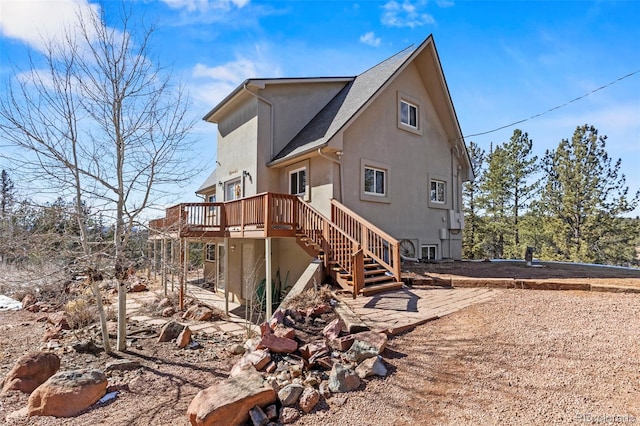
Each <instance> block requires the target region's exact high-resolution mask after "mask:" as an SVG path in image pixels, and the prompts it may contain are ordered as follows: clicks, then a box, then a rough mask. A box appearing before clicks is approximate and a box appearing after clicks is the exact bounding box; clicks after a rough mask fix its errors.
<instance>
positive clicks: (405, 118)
mask: <svg viewBox="0 0 640 426" xmlns="http://www.w3.org/2000/svg"><path fill="white" fill-rule="evenodd" d="M400 123H402V124H404V125H405V126H409V127H412V128H414V129H417V128H418V107H417V106H415V105H413V104H410V103H409V102H407V101H400Z"/></svg>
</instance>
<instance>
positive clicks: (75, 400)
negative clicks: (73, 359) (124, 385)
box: [27, 370, 107, 417]
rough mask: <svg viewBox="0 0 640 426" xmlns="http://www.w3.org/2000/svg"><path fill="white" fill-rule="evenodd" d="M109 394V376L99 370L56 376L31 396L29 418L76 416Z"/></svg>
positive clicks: (61, 373)
mask: <svg viewBox="0 0 640 426" xmlns="http://www.w3.org/2000/svg"><path fill="white" fill-rule="evenodd" d="M106 392H107V376H105V374H104V373H103V372H102V371H99V370H72V371H62V372H60V373H57V374H54V375H53V376H51V377H50V378H49V380H47V381H46V382H44V383H43V384H42V385H40V386H39V387H38V388H37V389H36V390H35V391H33V393H32V394H31V396H30V397H29V403H28V405H27V407H28V412H29V417H31V416H55V417H73V416H75V415H76V414H78V413H80V412H81V411H83V410H86V409H87V408H89V407H90V406H91V405H93V404H95V403H96V402H97V401H98V400H99V399H100V398H102V397H103V396H104V395H105V393H106Z"/></svg>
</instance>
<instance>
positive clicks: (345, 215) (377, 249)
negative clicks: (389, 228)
mask: <svg viewBox="0 0 640 426" xmlns="http://www.w3.org/2000/svg"><path fill="white" fill-rule="evenodd" d="M331 221H332V222H333V223H334V224H335V225H336V226H337V227H338V228H340V229H341V230H342V231H344V232H345V233H346V234H347V235H349V236H350V237H351V238H353V239H354V240H356V241H357V242H358V243H359V244H360V246H361V247H362V250H363V252H364V255H365V256H368V257H371V258H372V259H374V260H375V261H376V262H378V263H379V264H380V265H381V266H383V267H384V268H385V269H386V270H387V271H389V272H390V273H391V274H392V275H393V277H394V278H395V280H396V281H400V244H399V242H398V240H396V239H395V238H393V237H392V236H391V235H389V234H387V233H386V232H384V231H383V230H381V229H380V228H378V227H376V226H375V225H373V224H372V223H370V222H368V221H367V220H365V219H364V218H362V217H361V216H360V215H358V214H357V213H355V212H353V211H352V210H350V209H348V208H347V207H346V206H344V205H343V204H341V203H340V202H338V201H336V200H331Z"/></svg>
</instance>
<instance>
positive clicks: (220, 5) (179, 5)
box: [162, 0, 250, 13]
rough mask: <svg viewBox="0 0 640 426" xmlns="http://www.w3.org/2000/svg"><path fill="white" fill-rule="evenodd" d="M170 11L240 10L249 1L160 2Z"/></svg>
mask: <svg viewBox="0 0 640 426" xmlns="http://www.w3.org/2000/svg"><path fill="white" fill-rule="evenodd" d="M162 1H163V2H164V3H166V4H167V6H169V7H170V8H172V9H186V10H187V11H188V12H195V11H198V12H201V13H204V12H208V11H209V10H213V9H223V10H229V9H230V8H231V7H233V6H235V7H237V8H239V9H242V8H243V7H245V6H246V5H247V4H249V1H250V0H162Z"/></svg>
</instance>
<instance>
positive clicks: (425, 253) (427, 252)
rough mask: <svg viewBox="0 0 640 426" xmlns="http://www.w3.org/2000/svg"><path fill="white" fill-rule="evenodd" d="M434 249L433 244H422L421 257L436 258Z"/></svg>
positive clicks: (425, 258)
mask: <svg viewBox="0 0 640 426" xmlns="http://www.w3.org/2000/svg"><path fill="white" fill-rule="evenodd" d="M436 249H437V246H434V245H426V244H425V245H422V246H421V247H420V252H421V258H422V259H424V260H436V259H437V257H436Z"/></svg>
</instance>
